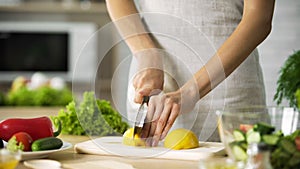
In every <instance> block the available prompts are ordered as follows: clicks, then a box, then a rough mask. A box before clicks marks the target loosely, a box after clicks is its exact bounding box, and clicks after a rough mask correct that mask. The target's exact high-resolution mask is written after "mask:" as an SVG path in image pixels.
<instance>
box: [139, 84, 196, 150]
mask: <svg viewBox="0 0 300 169" xmlns="http://www.w3.org/2000/svg"><path fill="white" fill-rule="evenodd" d="M195 87H196V85H192V84H188V85H184V86H183V87H182V88H180V89H179V90H177V91H175V92H170V93H166V94H162V93H161V94H159V95H154V96H151V97H150V100H149V103H148V112H147V116H146V121H145V124H144V127H143V130H142V133H141V137H142V138H146V143H147V145H148V146H157V144H158V142H159V140H162V139H164V138H165V136H166V135H167V133H168V132H169V130H170V128H171V127H172V125H173V123H174V122H175V120H176V118H177V117H178V116H179V115H180V114H183V113H187V112H190V111H191V110H192V109H193V108H194V106H195V104H196V103H197V101H198V100H199V97H198V92H197V91H198V90H197V89H196V88H195Z"/></svg>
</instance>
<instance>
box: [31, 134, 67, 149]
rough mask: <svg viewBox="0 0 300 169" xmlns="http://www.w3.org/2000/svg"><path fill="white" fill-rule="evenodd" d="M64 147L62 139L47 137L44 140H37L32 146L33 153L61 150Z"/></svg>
mask: <svg viewBox="0 0 300 169" xmlns="http://www.w3.org/2000/svg"><path fill="white" fill-rule="evenodd" d="M62 145H63V142H62V140H61V139H59V138H57V137H46V138H42V139H38V140H35V141H34V142H33V143H32V144H31V150H32V151H44V150H54V149H59V148H61V147H62Z"/></svg>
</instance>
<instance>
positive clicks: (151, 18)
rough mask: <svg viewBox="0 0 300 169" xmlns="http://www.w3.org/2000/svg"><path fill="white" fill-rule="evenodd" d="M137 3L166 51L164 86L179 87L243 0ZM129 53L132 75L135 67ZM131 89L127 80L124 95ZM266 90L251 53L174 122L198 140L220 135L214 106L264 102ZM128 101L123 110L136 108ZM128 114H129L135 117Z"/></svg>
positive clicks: (237, 16) (222, 35) (216, 43)
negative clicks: (188, 111)
mask: <svg viewBox="0 0 300 169" xmlns="http://www.w3.org/2000/svg"><path fill="white" fill-rule="evenodd" d="M137 7H138V9H139V10H140V13H141V16H142V18H143V21H144V23H145V26H146V28H147V30H149V31H150V32H151V33H152V35H153V38H154V39H155V40H156V42H157V43H158V45H159V46H160V47H161V48H162V49H163V50H162V52H164V53H165V57H164V70H165V71H166V72H167V73H166V74H168V75H167V76H166V77H165V86H164V90H165V91H173V90H176V89H177V85H176V82H177V84H178V85H179V86H181V85H183V84H184V83H185V82H186V81H187V80H188V79H190V78H191V77H192V75H193V74H194V73H195V72H196V71H198V70H199V69H200V68H201V67H202V66H203V65H204V64H205V63H206V62H207V61H208V59H209V58H210V57H211V56H213V55H214V54H215V52H216V50H217V49H218V48H219V47H220V46H221V45H222V43H223V42H224V41H225V40H226V39H227V38H228V37H229V36H230V34H231V33H232V32H233V31H234V29H235V28H236V26H237V25H238V24H239V22H240V20H241V18H242V14H243V0H139V1H137ZM135 68H136V62H135V60H134V59H133V61H132V65H131V70H130V79H131V78H132V77H133V75H134V74H135V73H136V69H135ZM133 96H134V89H133V87H132V81H130V82H129V90H128V100H133ZM264 104H265V91H264V83H263V76H262V71H261V67H260V64H259V56H258V52H257V50H254V51H253V52H252V53H251V54H250V56H249V57H248V58H247V59H246V60H245V61H244V62H243V63H242V64H241V65H240V66H239V67H238V68H237V69H236V70H235V71H234V72H233V73H232V74H231V75H230V76H229V77H228V78H227V79H226V80H225V81H223V82H222V83H221V84H219V85H218V86H217V87H216V88H215V89H214V90H213V91H212V92H210V93H209V94H208V95H206V96H205V97H204V98H203V99H201V100H200V101H199V102H198V103H197V105H196V107H195V108H194V110H193V111H192V112H190V113H188V114H185V115H181V116H180V117H178V118H177V120H176V123H175V124H174V126H173V129H174V128H179V127H184V128H187V129H192V130H193V131H194V132H195V133H196V134H197V135H198V137H199V139H200V140H202V141H218V140H219V137H218V132H217V130H216V128H217V117H216V114H215V112H216V110H218V109H223V108H224V107H225V106H248V105H264ZM137 106H138V105H136V104H133V102H131V101H129V102H128V103H127V109H128V111H127V112H136V110H137ZM134 118H135V117H134V116H133V115H132V114H130V115H129V120H130V121H134Z"/></svg>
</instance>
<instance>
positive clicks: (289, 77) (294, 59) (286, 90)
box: [274, 50, 300, 107]
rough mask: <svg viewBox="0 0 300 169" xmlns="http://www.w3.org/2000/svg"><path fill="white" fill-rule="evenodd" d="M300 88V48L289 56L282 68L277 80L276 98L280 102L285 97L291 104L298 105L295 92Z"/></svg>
mask: <svg viewBox="0 0 300 169" xmlns="http://www.w3.org/2000/svg"><path fill="white" fill-rule="evenodd" d="M299 88H300V50H299V51H296V52H295V53H294V54H292V55H291V56H289V58H288V59H287V60H286V61H285V63H284V65H283V67H282V68H281V70H280V75H279V79H278V80H277V90H276V94H275V96H274V100H275V101H276V102H277V104H280V103H281V102H282V100H283V98H285V99H287V100H288V101H289V104H290V106H292V107H296V106H297V101H296V97H295V93H296V91H297V89H299Z"/></svg>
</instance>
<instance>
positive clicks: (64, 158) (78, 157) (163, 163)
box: [0, 107, 199, 169]
mask: <svg viewBox="0 0 300 169" xmlns="http://www.w3.org/2000/svg"><path fill="white" fill-rule="evenodd" d="M61 108H62V107H31V108H30V107H19V108H16V107H0V118H1V119H6V118H9V117H37V116H43V115H46V116H50V115H56V114H57V113H58V111H59V110H60V109H61ZM59 137H60V138H61V139H62V140H63V141H66V142H69V143H72V145H73V147H72V148H70V149H67V150H64V151H61V152H55V153H53V154H50V155H49V157H48V158H49V159H53V160H57V161H60V162H61V163H62V164H63V166H65V167H63V169H65V168H67V167H66V166H68V165H74V164H82V163H84V162H95V161H97V162H98V163H101V161H105V162H108V161H109V162H112V163H122V164H124V163H125V164H129V165H132V166H133V167H134V168H136V169H156V168H172V169H180V168H191V169H192V168H198V165H199V162H198V161H188V160H168V159H158V158H140V159H136V158H129V157H128V158H126V157H118V156H108V155H88V154H78V153H76V152H75V150H74V145H75V144H76V143H80V142H83V141H87V140H90V138H89V137H88V136H74V135H60V136H59ZM112 167H115V166H112ZM17 169H27V167H26V166H24V164H23V162H21V163H20V164H19V165H18V166H17ZM88 169H90V168H88Z"/></svg>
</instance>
